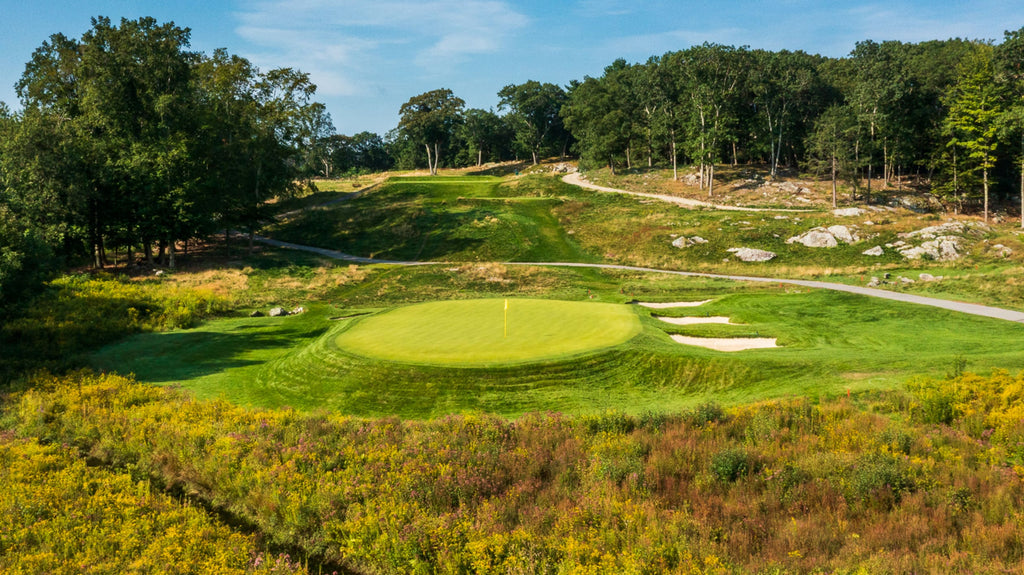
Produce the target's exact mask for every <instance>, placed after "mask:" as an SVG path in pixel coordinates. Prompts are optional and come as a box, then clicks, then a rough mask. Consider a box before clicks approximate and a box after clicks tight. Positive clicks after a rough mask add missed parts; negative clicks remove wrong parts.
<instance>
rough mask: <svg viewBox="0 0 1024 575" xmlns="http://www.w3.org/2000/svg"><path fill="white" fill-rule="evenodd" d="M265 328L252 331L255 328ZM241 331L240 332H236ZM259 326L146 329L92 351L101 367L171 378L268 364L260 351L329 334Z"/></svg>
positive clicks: (152, 378)
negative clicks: (224, 329) (218, 329)
mask: <svg viewBox="0 0 1024 575" xmlns="http://www.w3.org/2000/svg"><path fill="white" fill-rule="evenodd" d="M254 328H256V329H264V330H266V331H263V332H262V333H252V331H251V330H252V329H254ZM234 331H239V332H242V333H233V332H234ZM326 331H327V328H326V327H324V328H318V329H315V330H311V331H308V332H296V331H295V330H291V329H285V328H278V329H267V328H262V327H260V326H240V327H239V328H235V329H234V330H232V332H226V333H225V332H210V331H174V332H164V333H144V334H139V335H136V336H134V337H131V338H129V339H127V340H125V341H123V342H121V343H118V344H115V345H112V346H110V347H108V348H106V349H104V350H102V351H100V352H99V353H97V354H96V355H94V356H93V358H92V360H91V362H90V363H92V365H93V367H94V368H96V369H101V370H109V371H117V372H119V373H134V374H135V376H136V377H137V378H138V379H139V381H145V382H150V383H167V382H172V381H188V380H192V379H197V378H200V377H204V376H208V375H213V374H216V373H221V372H223V371H226V370H229V369H236V368H241V367H247V366H252V365H258V364H262V363H265V362H266V361H267V358H262V357H259V356H260V353H259V352H261V351H268V350H275V349H277V350H280V349H285V348H293V347H301V346H302V345H303V343H304V342H311V341H313V340H315V339H316V338H319V337H320V336H322V335H323V334H324V333H326Z"/></svg>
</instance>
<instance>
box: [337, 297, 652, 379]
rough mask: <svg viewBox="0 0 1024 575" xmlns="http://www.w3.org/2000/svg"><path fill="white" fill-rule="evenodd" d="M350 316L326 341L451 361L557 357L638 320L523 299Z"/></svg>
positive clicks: (598, 343) (623, 335)
mask: <svg viewBox="0 0 1024 575" xmlns="http://www.w3.org/2000/svg"><path fill="white" fill-rule="evenodd" d="M354 323H355V325H353V326H351V327H350V328H349V329H347V330H345V331H344V332H342V333H341V334H340V335H339V336H338V337H337V339H335V341H334V343H335V344H336V345H337V346H338V347H339V348H340V349H341V350H343V351H345V352H346V353H352V354H356V355H362V356H366V357H370V358H375V359H384V360H389V361H397V362H403V363H417V364H435V365H454V366H471V365H477V366H482V365H488V364H493V365H498V366H501V365H506V364H510V363H525V362H532V361H538V360H542V359H549V360H550V359H557V358H560V357H563V356H573V355H576V354H581V353H586V352H590V351H593V350H595V349H601V348H606V347H613V346H616V345H618V344H621V343H624V342H626V341H628V340H629V339H630V338H632V337H633V336H635V335H637V334H638V333H640V321H639V320H638V318H637V316H636V315H635V314H634V313H633V312H632V311H631V310H629V309H628V308H626V307H625V306H618V305H612V304H600V303H597V304H591V303H582V302H566V301H559V300H542V299H525V298H511V299H510V298H492V299H477V300H454V301H438V302H430V303H424V304H418V305H412V306H405V307H399V308H397V309H393V310H391V311H388V312H387V313H383V314H378V315H374V316H370V317H366V318H362V317H360V318H358V319H355V320H354Z"/></svg>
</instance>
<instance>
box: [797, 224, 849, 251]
mask: <svg viewBox="0 0 1024 575" xmlns="http://www.w3.org/2000/svg"><path fill="white" fill-rule="evenodd" d="M786 243H787V244H792V243H798V244H803V245H805V246H807V247H809V248H834V247H836V246H838V245H839V242H837V241H836V237H835V236H833V235H832V234H830V233H829V232H828V230H826V229H825V228H814V229H813V230H810V231H808V232H804V233H803V234H800V235H799V236H794V237H792V238H789V239H788V240H786Z"/></svg>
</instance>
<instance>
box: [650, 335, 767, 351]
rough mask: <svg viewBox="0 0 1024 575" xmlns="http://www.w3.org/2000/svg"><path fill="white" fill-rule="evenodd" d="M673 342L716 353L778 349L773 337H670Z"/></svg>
mask: <svg viewBox="0 0 1024 575" xmlns="http://www.w3.org/2000/svg"><path fill="white" fill-rule="evenodd" d="M669 337H671V338H672V339H673V340H675V341H676V342H678V343H681V344H683V345H698V346H700V347H706V348H708V349H713V350H716V351H743V350H746V349H764V348H769V347H779V346H778V345H777V344H776V343H775V342H776V338H774V337H770V338H769V337H737V338H732V339H730V338H722V337H690V336H688V335H671V336H669Z"/></svg>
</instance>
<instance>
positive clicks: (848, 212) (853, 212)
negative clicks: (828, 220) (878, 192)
mask: <svg viewBox="0 0 1024 575" xmlns="http://www.w3.org/2000/svg"><path fill="white" fill-rule="evenodd" d="M863 214H864V210H862V209H860V208H839V209H838V210H832V215H833V216H836V217H838V218H852V217H855V216H860V215H863Z"/></svg>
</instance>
